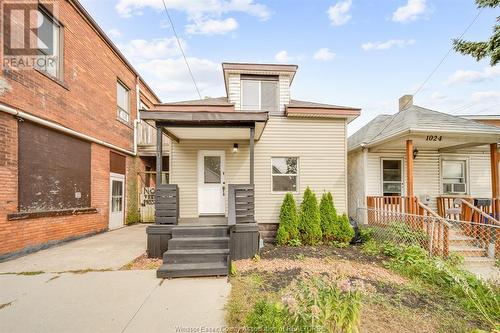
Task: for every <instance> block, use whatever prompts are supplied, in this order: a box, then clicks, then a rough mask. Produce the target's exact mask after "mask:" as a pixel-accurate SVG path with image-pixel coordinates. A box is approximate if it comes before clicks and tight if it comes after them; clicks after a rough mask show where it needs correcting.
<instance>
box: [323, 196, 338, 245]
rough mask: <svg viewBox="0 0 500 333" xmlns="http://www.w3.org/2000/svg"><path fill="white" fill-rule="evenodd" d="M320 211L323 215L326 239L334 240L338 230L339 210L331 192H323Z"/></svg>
mask: <svg viewBox="0 0 500 333" xmlns="http://www.w3.org/2000/svg"><path fill="white" fill-rule="evenodd" d="M319 213H320V216H321V232H322V234H323V239H324V240H326V241H331V240H333V237H334V234H335V233H336V231H337V228H336V227H337V211H336V210H335V206H334V205H333V197H332V194H331V193H330V192H328V193H323V195H322V196H321V201H320V203H319Z"/></svg>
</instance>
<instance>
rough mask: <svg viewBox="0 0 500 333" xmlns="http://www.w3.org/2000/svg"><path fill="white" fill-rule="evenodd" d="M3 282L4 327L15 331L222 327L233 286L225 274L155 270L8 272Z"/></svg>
mask: <svg viewBox="0 0 500 333" xmlns="http://www.w3.org/2000/svg"><path fill="white" fill-rule="evenodd" d="M0 286H1V287H0V332H13V333H15V332H107V333H112V332H151V333H154V332H162V333H170V332H204V331H205V332H222V331H223V330H222V327H223V326H224V305H225V303H226V299H227V296H228V294H229V291H230V285H229V284H228V283H227V279H226V278H203V279H176V280H159V279H157V278H156V277H155V271H152V270H151V271H108V272H88V273H84V274H74V273H63V274H53V273H46V274H40V275H31V276H25V275H13V274H7V275H0ZM203 329H205V330H203ZM207 329H211V330H207Z"/></svg>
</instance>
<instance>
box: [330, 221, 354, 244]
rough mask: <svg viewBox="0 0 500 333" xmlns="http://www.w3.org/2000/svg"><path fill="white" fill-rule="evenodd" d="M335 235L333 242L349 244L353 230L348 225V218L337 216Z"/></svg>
mask: <svg viewBox="0 0 500 333" xmlns="http://www.w3.org/2000/svg"><path fill="white" fill-rule="evenodd" d="M336 229H337V230H336V233H335V235H334V236H333V240H335V241H337V242H341V243H349V242H350V241H351V240H352V238H353V237H354V229H353V228H352V226H351V224H350V223H349V218H348V217H347V215H346V214H343V215H342V216H339V218H338V219H337V226H336Z"/></svg>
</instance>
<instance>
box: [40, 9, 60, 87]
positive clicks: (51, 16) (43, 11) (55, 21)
mask: <svg viewBox="0 0 500 333" xmlns="http://www.w3.org/2000/svg"><path fill="white" fill-rule="evenodd" d="M38 11H39V12H40V13H41V14H42V15H44V16H45V17H47V18H48V19H49V20H50V21H51V22H52V23H53V24H54V25H56V26H57V27H58V28H59V34H58V38H59V44H58V45H59V47H58V52H59V58H58V62H57V75H52V74H51V73H49V72H48V71H46V70H44V69H40V68H35V69H36V70H37V71H39V72H41V73H42V74H45V75H46V76H48V77H49V78H50V79H54V80H55V81H56V82H58V83H62V84H63V85H65V83H64V35H65V34H64V24H62V23H61V21H59V20H58V19H57V18H56V17H55V16H54V14H53V13H51V12H50V10H48V9H47V8H46V7H45V6H44V5H43V4H39V5H38ZM65 88H66V87H65Z"/></svg>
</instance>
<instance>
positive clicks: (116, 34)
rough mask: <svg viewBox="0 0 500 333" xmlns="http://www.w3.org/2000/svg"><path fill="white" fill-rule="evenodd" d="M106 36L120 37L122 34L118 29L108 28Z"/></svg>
mask: <svg viewBox="0 0 500 333" xmlns="http://www.w3.org/2000/svg"><path fill="white" fill-rule="evenodd" d="M108 36H109V37H111V38H120V37H121V36H122V33H121V31H120V30H118V29H109V30H108Z"/></svg>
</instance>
